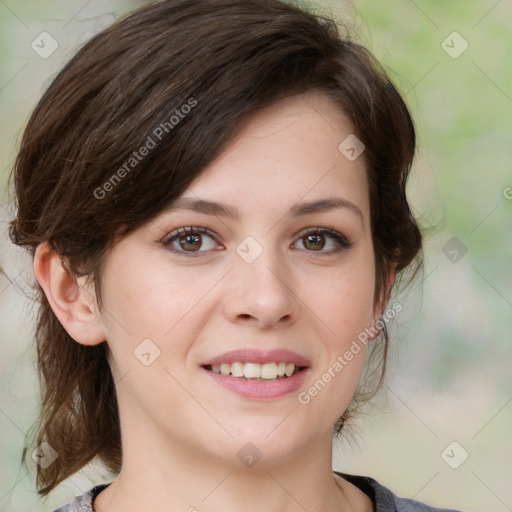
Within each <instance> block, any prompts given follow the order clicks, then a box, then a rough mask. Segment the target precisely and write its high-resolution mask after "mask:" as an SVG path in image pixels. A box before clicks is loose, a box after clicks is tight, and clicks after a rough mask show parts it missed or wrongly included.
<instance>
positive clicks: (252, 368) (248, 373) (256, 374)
mask: <svg viewBox="0 0 512 512" xmlns="http://www.w3.org/2000/svg"><path fill="white" fill-rule="evenodd" d="M203 368H204V369H205V370H208V371H211V372H213V373H217V374H221V375H230V376H232V377H235V378H237V379H244V380H250V381H254V382H260V381H276V380H282V379H288V378H290V377H293V376H294V375H297V374H298V373H299V372H301V371H304V370H305V369H306V368H307V367H306V366H298V365H295V364H294V363H290V362H286V361H280V362H269V363H263V364H261V363H254V362H241V361H236V362H234V363H221V364H216V365H211V364H207V365H203Z"/></svg>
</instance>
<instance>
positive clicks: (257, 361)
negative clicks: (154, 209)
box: [101, 93, 380, 462]
mask: <svg viewBox="0 0 512 512" xmlns="http://www.w3.org/2000/svg"><path fill="white" fill-rule="evenodd" d="M351 133H352V126H351V123H350V122H349V120H348V118H347V117H345V116H344V115H343V113H342V112H341V111H340V110H339V109H338V107H337V106H336V105H335V104H333V103H331V101H330V100H328V99H327V98H325V97H323V96H321V95H319V94H313V93H310V94H308V95H298V96H294V97H291V98H287V99H285V100H280V101H279V102H277V103H275V104H274V105H272V106H271V107H268V108H267V109H265V110H262V111H260V112H259V113H258V114H257V115H255V116H254V117H253V118H251V119H250V121H249V122H247V124H246V125H245V126H244V128H243V130H241V131H240V133H239V134H238V136H237V138H236V139H235V140H233V141H232V143H231V144H230V145H229V147H228V148H227V149H226V150H225V151H224V152H223V154H222V155H221V156H220V157H219V158H218V159H217V160H215V161H214V162H213V163H212V164H211V165H210V166H209V167H208V168H207V169H206V170H205V171H204V172H203V173H202V174H201V175H200V176H199V177H198V178H197V179H196V180H195V181H194V182H193V183H192V185H191V186H190V187H189V188H188V189H187V190H186V191H185V193H184V194H183V195H182V196H181V198H180V199H179V204H178V203H175V204H174V205H171V207H170V208H169V210H166V211H164V212H162V213H161V215H159V216H158V218H155V219H153V220H152V221H151V222H150V223H148V224H146V225H145V226H143V227H141V228H140V229H138V230H137V231H135V232H134V233H133V234H131V235H130V236H128V237H126V238H125V239H123V240H122V241H120V242H119V243H118V244H117V245H116V246H115V247H114V249H113V251H112V252H111V253H110V255H109V257H108V259H107V261H106V263H105V267H104V270H103V275H102V299H103V305H104V309H103V310H102V312H101V322H102V324H103V326H104V330H105V336H106V339H107V343H108V346H109V349H110V352H111V353H110V363H111V367H112V370H113V373H114V378H115V381H116V383H117V392H118V401H119V407H120V414H121V424H122V429H123V442H125V441H126V439H127V438H130V439H132V442H142V440H143V439H146V440H147V439H150V438H151V439H160V440H165V441H163V442H165V443H167V444H168V445H170V446H172V447H173V449H176V450H185V451H189V452H190V453H196V454H199V455H201V454H203V455H205V456H209V457H215V458H216V459H222V460H232V461H234V462H238V459H237V453H238V451H239V450H240V449H241V448H242V447H243V446H244V445H245V444H246V443H247V442H251V443H252V444H253V445H254V446H256V447H257V448H258V450H259V451H260V452H261V453H262V454H263V459H262V461H268V462H271V461H274V462H276V461H279V460H285V459H286V458H287V457H290V456H293V455H298V454H300V453H301V451H304V450H306V449H308V448H307V447H308V446H309V447H310V446H312V443H314V442H316V440H318V439H322V440H324V441H325V439H326V438H328V439H329V440H330V436H331V431H332V426H333V423H334V422H335V421H336V419H337V418H338V416H339V415H340V414H341V413H342V412H343V411H344V410H345V409H346V407H347V405H348V404H349V402H350V399H351V397H352V396H353V394H354V391H355V388H356V386H357V383H358V380H359V377H360V374H361V370H362V366H363V363H364V356H365V350H364V346H362V345H361V344H359V350H358V351H357V350H356V349H354V344H353V342H354V340H357V336H358V335H359V334H360V333H361V332H362V331H364V329H365V328H367V327H369V326H371V325H372V322H373V321H374V320H375V319H376V318H377V317H378V314H379V313H380V311H377V310H374V303H373V297H374V286H375V276H374V274H375V268H374V255H373V246H372V238H371V231H370V217H369V214H370V211H369V192H368V182H367V176H366V170H365V163H364V160H363V157H359V158H357V159H356V160H354V161H350V160H349V159H347V158H346V157H345V156H344V155H343V154H342V153H341V152H340V150H339V149H338V146H339V145H340V143H341V142H342V141H343V140H344V139H345V138H346V137H347V136H349V135H350V134H351ZM351 347H352V349H351ZM347 351H348V352H351V353H352V357H350V356H348V354H347ZM336 362H338V364H336ZM245 363H249V364H245ZM250 363H252V364H250ZM280 363H281V364H280ZM282 363H285V364H284V365H283V364H282ZM294 365H295V366H294ZM283 371H284V372H285V374H284V375H283V376H282V377H281V376H280V375H279V374H282V373H283ZM219 372H220V373H219ZM261 372H263V374H262V373H261ZM287 374H290V376H287ZM327 374H328V375H327ZM326 375H327V376H326ZM258 376H259V377H258ZM329 376H330V377H329ZM247 377H249V378H247ZM319 381H320V383H319ZM315 383H316V384H315ZM315 390H316V391H315ZM329 442H330V441H329ZM251 449H252V448H251ZM329 449H330V444H329Z"/></svg>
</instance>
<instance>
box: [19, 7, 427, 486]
mask: <svg viewBox="0 0 512 512" xmlns="http://www.w3.org/2000/svg"><path fill="white" fill-rule="evenodd" d="M340 32H341V31H340V29H339V27H337V26H336V24H335V22H334V21H332V20H331V19H328V18H325V17H323V16H320V15H315V14H313V13H311V12H308V10H307V9H306V8H304V7H300V6H297V5H293V4H290V3H285V2H284V1H281V0H252V1H251V2H247V1H246V0H216V1H208V0H172V1H170V0H167V1H161V2H158V3H156V4H152V5H149V6H146V7H143V8H141V9H139V10H137V11H135V12H133V13H132V14H130V15H128V16H127V17H125V18H123V19H121V20H118V21H117V22H115V23H114V24H113V25H112V26H110V27H109V28H107V29H106V30H104V31H103V32H101V33H99V34H97V35H96V36H95V37H93V38H92V39H91V40H90V41H89V42H88V43H87V44H86V45H85V46H83V47H82V48H81V49H80V50H79V51H78V53H77V54H76V55H75V56H74V57H73V58H72V59H71V60H70V61H69V62H68V63H67V65H66V66H65V67H64V69H63V70H62V71H61V72H60V73H59V74H58V76H57V77H56V78H55V79H54V80H53V82H52V83H51V85H50V86H49V87H48V89H47V90H46V92H45V93H44V95H43V97H42V99H41V100H40V102H39V104H38V105H37V106H36V108H35V110H34V112H33V113H32V116H31V117H30V120H29V122H28V124H27V126H26V130H25V132H24V135H23V138H22V141H21V147H20V150H19V153H18V155H17V159H16V162H15V168H14V183H15V191H16V203H17V208H18V210H17V216H16V218H15V219H14V220H13V221H12V222H11V226H10V236H11V240H12V241H13V242H14V243H15V244H18V245H21V246H25V247H27V248H28V249H29V250H30V251H31V253H32V255H33V254H34V252H35V249H36V247H37V246H38V244H40V243H42V242H45V241H48V242H49V243H50V245H51V247H52V248H53V249H54V250H55V251H56V252H57V253H58V254H60V255H61V257H62V258H64V259H65V261H66V264H67V265H68V267H69V269H70V271H71V272H72V273H73V274H75V275H87V276H91V278H92V279H93V280H94V284H95V288H96V292H97V294H98V302H99V303H101V289H100V286H99V283H100V278H101V268H102V262H103V261H104V258H105V256H106V254H107V253H108V250H109V248H111V247H112V246H113V244H115V243H116V241H117V240H119V239H120V238H122V237H123V236H126V235H127V234H128V233H130V232H132V231H133V230H135V229H137V228H139V227H140V226H142V225H143V224H144V223H146V222H148V221H149V220H151V219H152V218H154V217H155V216H156V215H157V214H158V213H159V212H161V211H162V210H163V209H164V208H165V207H166V206H167V205H168V204H169V203H170V202H171V201H173V200H174V199H176V198H177V197H179V196H180V195H181V193H182V192H183V191H184V190H185V189H186V188H187V187H188V186H189V185H190V183H191V182H192V181H193V180H194V179H195V178H196V177H197V176H199V175H200V174H201V172H202V171H203V170H204V169H205V167H206V166H207V165H208V164H209V163H210V162H212V161H213V160H214V158H216V156H218V155H219V154H220V152H221V151H222V150H223V148H224V147H225V146H226V144H227V143H228V142H229V141H230V139H232V137H233V136H234V135H235V134H236V132H237V129H238V128H239V127H240V126H241V124H242V123H243V122H244V121H246V120H247V119H248V117H249V116H250V115H251V114H252V113H254V112H256V111H257V110H259V109H261V108H262V107H264V106H266V105H269V104H270V103H272V102H273V101H275V100H276V99H278V98H280V97H284V96H290V95H293V94H297V93H301V92H305V91H308V90H318V91H321V92H323V93H324V94H326V95H328V96H329V97H330V98H332V99H333V100H334V101H335V102H337V103H338V105H339V106H340V108H341V109H342V110H343V111H344V112H345V113H346V114H347V115H348V116H349V118H350V119H351V121H352V123H353V126H354V131H355V134H356V135H357V137H358V138H359V139H360V140H362V141H363V142H364V144H365V146H366V149H365V152H364V158H365V162H366V164H367V172H368V178H369V183H370V205H371V206H370V210H371V227H372V237H373V242H374V251H375V261H376V268H375V271H376V289H375V298H376V299H377V298H379V297H382V296H383V293H384V288H385V281H386V276H387V275H388V269H387V264H388V263H389V262H392V263H395V264H396V272H397V275H398V276H400V275H401V274H403V272H404V270H406V269H408V268H411V266H412V265H411V263H412V262H413V261H416V262H417V263H418V265H417V268H419V267H420V265H421V245H422V237H421V234H420V231H419V228H418V226H417V224H416V222H415V220H414V218H413V216H412V215H411V212H410V209H409V206H408V203H407V199H406V193H405V188H406V181H407V176H408V173H409V170H410V166H411V163H412V159H413V155H414V151H415V132H414V127H413V122H412V120H411V117H410V114H409V112H408V109H407V107H406V105H405V103H404V101H403V99H402V98H401V96H400V94H399V93H398V91H397V89H396V88H395V86H394V85H393V84H392V82H391V81H390V80H389V79H388V78H387V76H386V74H385V73H384V71H383V70H382V69H381V68H380V66H379V65H378V64H377V63H376V61H375V60H374V59H373V57H372V56H371V55H370V53H369V52H368V51H367V50H366V49H365V48H364V47H363V46H361V45H359V44H357V43H355V42H354V41H353V40H352V39H351V38H350V37H349V36H347V35H343V36H342V35H341V33H340ZM185 105H188V106H189V107H190V108H185ZM173 118H174V119H173ZM178 118H179V120H178V121H176V119H178ZM157 134H158V135H157ZM150 139H151V141H152V142H153V143H154V146H153V147H152V148H151V151H148V152H147V154H146V155H145V156H144V158H141V159H140V160H139V159H137V162H135V161H131V160H130V159H132V158H135V157H134V151H136V150H138V149H139V148H142V147H143V146H144V145H146V146H148V147H149V140H150ZM157 139H158V140H157ZM340 142H341V141H340ZM141 153H142V152H141ZM127 162H131V164H129V165H128V164H127ZM121 169H124V172H123V171H122V170H121ZM386 299H387V297H386ZM37 300H38V302H39V317H38V323H37V330H36V344H37V358H38V370H39V377H40V380H41V389H42V407H41V411H40V415H39V418H38V422H37V423H36V426H37V443H38V444H39V443H41V442H43V441H46V442H48V443H49V444H50V445H51V446H52V447H53V448H54V449H55V450H56V451H57V453H58V459H57V460H56V461H55V462H54V463H53V464H51V465H50V466H49V467H47V468H43V467H40V466H39V467H38V468H37V484H38V488H39V489H40V490H39V492H40V493H41V494H43V495H44V494H47V493H49V492H50V491H51V490H52V489H53V488H54V487H55V486H56V485H58V484H59V483H60V482H61V481H63V480H64V479H66V478H67V477H69V476H70V475H72V474H73V473H75V472H77V471H78V470H79V469H81V468H82V467H83V466H85V465H86V464H87V463H89V462H90V461H91V460H93V459H94V458H95V457H99V459H100V460H102V461H103V462H104V463H105V465H106V467H107V468H108V469H110V470H112V471H114V472H118V471H119V470H120V467H121V461H122V450H121V437H120V428H119V416H118V408H117V401H116V392H115V385H114V382H113V379H112V375H111V372H110V368H109V365H108V361H107V357H106V344H105V343H102V344H100V345H98V346H94V347H89V346H84V345H81V344H79V343H76V342H75V341H74V340H73V339H72V338H71V337H70V336H69V335H68V333H67V332H66V331H65V330H64V328H63V327H62V325H61V324H60V323H59V321H58V320H57V318H56V317H55V315H54V313H53V311H52V310H51V308H50V306H49V303H48V301H47V299H46V296H45V294H44V293H43V291H42V289H41V288H40V287H38V297H37ZM381 338H383V340H382V343H380V344H378V345H379V350H380V351H381V354H382V355H383V357H381V359H382V365H381V373H380V378H379V385H380V382H381V380H382V376H383V375H384V369H385V361H386V353H387V346H388V336H387V332H386V329H385V326H384V328H383V330H382V332H381ZM348 412H349V411H348V410H347V411H346V412H345V413H344V415H343V416H342V417H341V418H340V420H339V421H338V422H337V423H336V425H335V427H334V431H335V432H336V433H338V434H339V432H340V431H341V429H342V427H343V424H344V423H345V421H346V419H347V417H348Z"/></svg>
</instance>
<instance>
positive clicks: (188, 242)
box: [180, 235, 201, 251]
mask: <svg viewBox="0 0 512 512" xmlns="http://www.w3.org/2000/svg"><path fill="white" fill-rule="evenodd" d="M180 245H181V247H182V248H183V249H192V250H193V251H195V250H197V249H199V248H200V247H201V236H200V235H185V237H183V238H181V239H180Z"/></svg>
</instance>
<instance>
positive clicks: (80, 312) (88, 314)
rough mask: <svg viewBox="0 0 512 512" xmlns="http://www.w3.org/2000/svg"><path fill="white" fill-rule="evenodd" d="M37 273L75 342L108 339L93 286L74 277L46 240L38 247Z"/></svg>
mask: <svg viewBox="0 0 512 512" xmlns="http://www.w3.org/2000/svg"><path fill="white" fill-rule="evenodd" d="M34 274H35V276H36V279H37V281H38V282H39V284H40V285H41V288H42V289H43V291H44V293H45V295H46V298H47V299H48V302H49V303H50V307H51V308H52V310H53V312H54V313H55V316H56V317H57V318H58V319H59V321H60V323H61V324H62V326H63V327H64V329H66V331H67V332H68V334H69V335H70V336H71V337H72V338H73V339H74V340H75V341H77V342H78V343H81V344H82V345H97V344H99V343H101V342H102V341H105V331H104V328H103V325H102V323H101V318H100V315H99V313H98V311H97V307H96V296H95V293H94V290H93V287H92V286H91V285H86V284H85V278H79V279H77V278H75V277H74V276H72V275H71V274H70V272H69V271H68V270H67V268H66V267H65V266H64V263H63V261H62V259H61V257H60V256H59V255H58V254H57V253H56V252H55V251H54V250H53V249H51V247H50V246H49V244H48V243H47V242H44V243H42V244H40V245H39V246H38V247H37V249H36V252H35V255H34ZM80 281H82V282H80Z"/></svg>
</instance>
